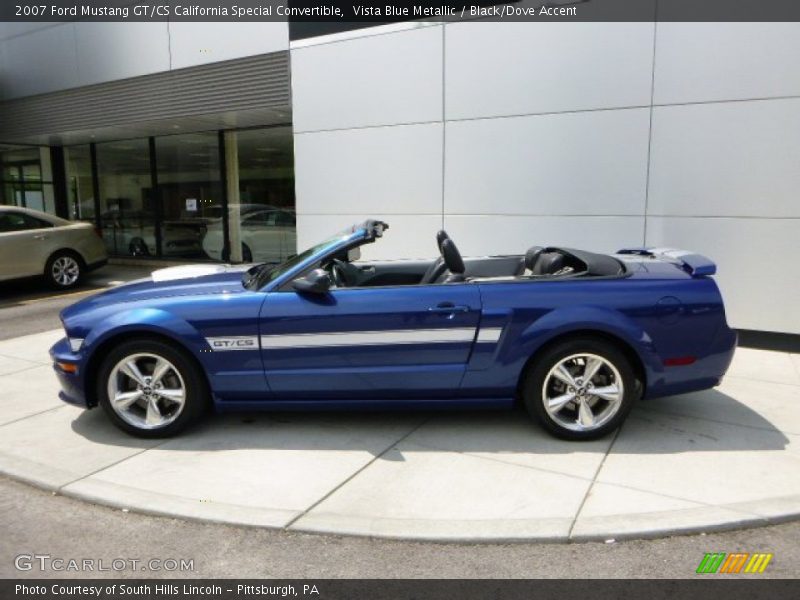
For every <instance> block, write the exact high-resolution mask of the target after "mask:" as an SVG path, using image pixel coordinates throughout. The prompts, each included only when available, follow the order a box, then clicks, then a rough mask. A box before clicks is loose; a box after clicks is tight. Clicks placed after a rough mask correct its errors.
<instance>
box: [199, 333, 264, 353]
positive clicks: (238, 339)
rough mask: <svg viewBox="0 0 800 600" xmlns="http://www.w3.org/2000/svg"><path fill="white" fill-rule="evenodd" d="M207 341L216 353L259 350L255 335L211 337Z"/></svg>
mask: <svg viewBox="0 0 800 600" xmlns="http://www.w3.org/2000/svg"><path fill="white" fill-rule="evenodd" d="M206 341H207V342H208V345H209V346H211V349H212V350H213V351H214V352H226V351H229V350H258V337H256V336H254V335H253V336H250V335H243V336H235V337H210V338H206Z"/></svg>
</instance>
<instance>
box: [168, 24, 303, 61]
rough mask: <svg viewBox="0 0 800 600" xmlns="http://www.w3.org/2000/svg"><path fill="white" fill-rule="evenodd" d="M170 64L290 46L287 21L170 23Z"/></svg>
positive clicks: (284, 48)
mask: <svg viewBox="0 0 800 600" xmlns="http://www.w3.org/2000/svg"><path fill="white" fill-rule="evenodd" d="M169 45H170V55H171V58H172V68H173V69H182V68H184V67H192V66H194V65H203V64H207V63H211V62H218V61H222V60H231V59H234V58H241V57H244V56H253V55H256V54H266V53H268V52H278V51H280V50H288V49H289V26H288V23H286V22H258V23H246V22H233V23H191V22H183V21H181V22H172V23H170V24H169Z"/></svg>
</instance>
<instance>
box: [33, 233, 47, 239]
mask: <svg viewBox="0 0 800 600" xmlns="http://www.w3.org/2000/svg"><path fill="white" fill-rule="evenodd" d="M33 239H35V240H46V239H47V236H46V235H43V234H40V235H35V236H33Z"/></svg>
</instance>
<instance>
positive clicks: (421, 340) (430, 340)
mask: <svg viewBox="0 0 800 600" xmlns="http://www.w3.org/2000/svg"><path fill="white" fill-rule="evenodd" d="M474 338H475V328H474V327H459V328H452V329H398V330H392V331H340V332H335V333H299V334H292V335H262V336H261V347H262V348H263V349H264V350H271V349H275V348H315V347H325V346H384V345H394V344H448V343H456V342H471V341H472V340H473V339H474Z"/></svg>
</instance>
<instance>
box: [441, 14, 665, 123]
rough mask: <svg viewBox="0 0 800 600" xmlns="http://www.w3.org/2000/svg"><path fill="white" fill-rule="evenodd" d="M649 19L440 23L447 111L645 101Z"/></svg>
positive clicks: (450, 114) (483, 113)
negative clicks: (591, 21) (631, 21)
mask: <svg viewBox="0 0 800 600" xmlns="http://www.w3.org/2000/svg"><path fill="white" fill-rule="evenodd" d="M653 31H654V27H653V24H652V23H510V22H502V23H486V22H478V23H458V24H453V25H447V26H446V31H445V42H446V62H447V64H446V68H445V73H446V86H445V89H446V94H445V96H446V99H447V107H446V117H447V118H448V119H465V118H474V117H490V116H499V115H520V114H530V113H542V112H562V111H568V110H587V109H596V108H611V107H625V106H644V105H647V104H649V103H650V89H651V84H652V81H651V79H652V66H653Z"/></svg>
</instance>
